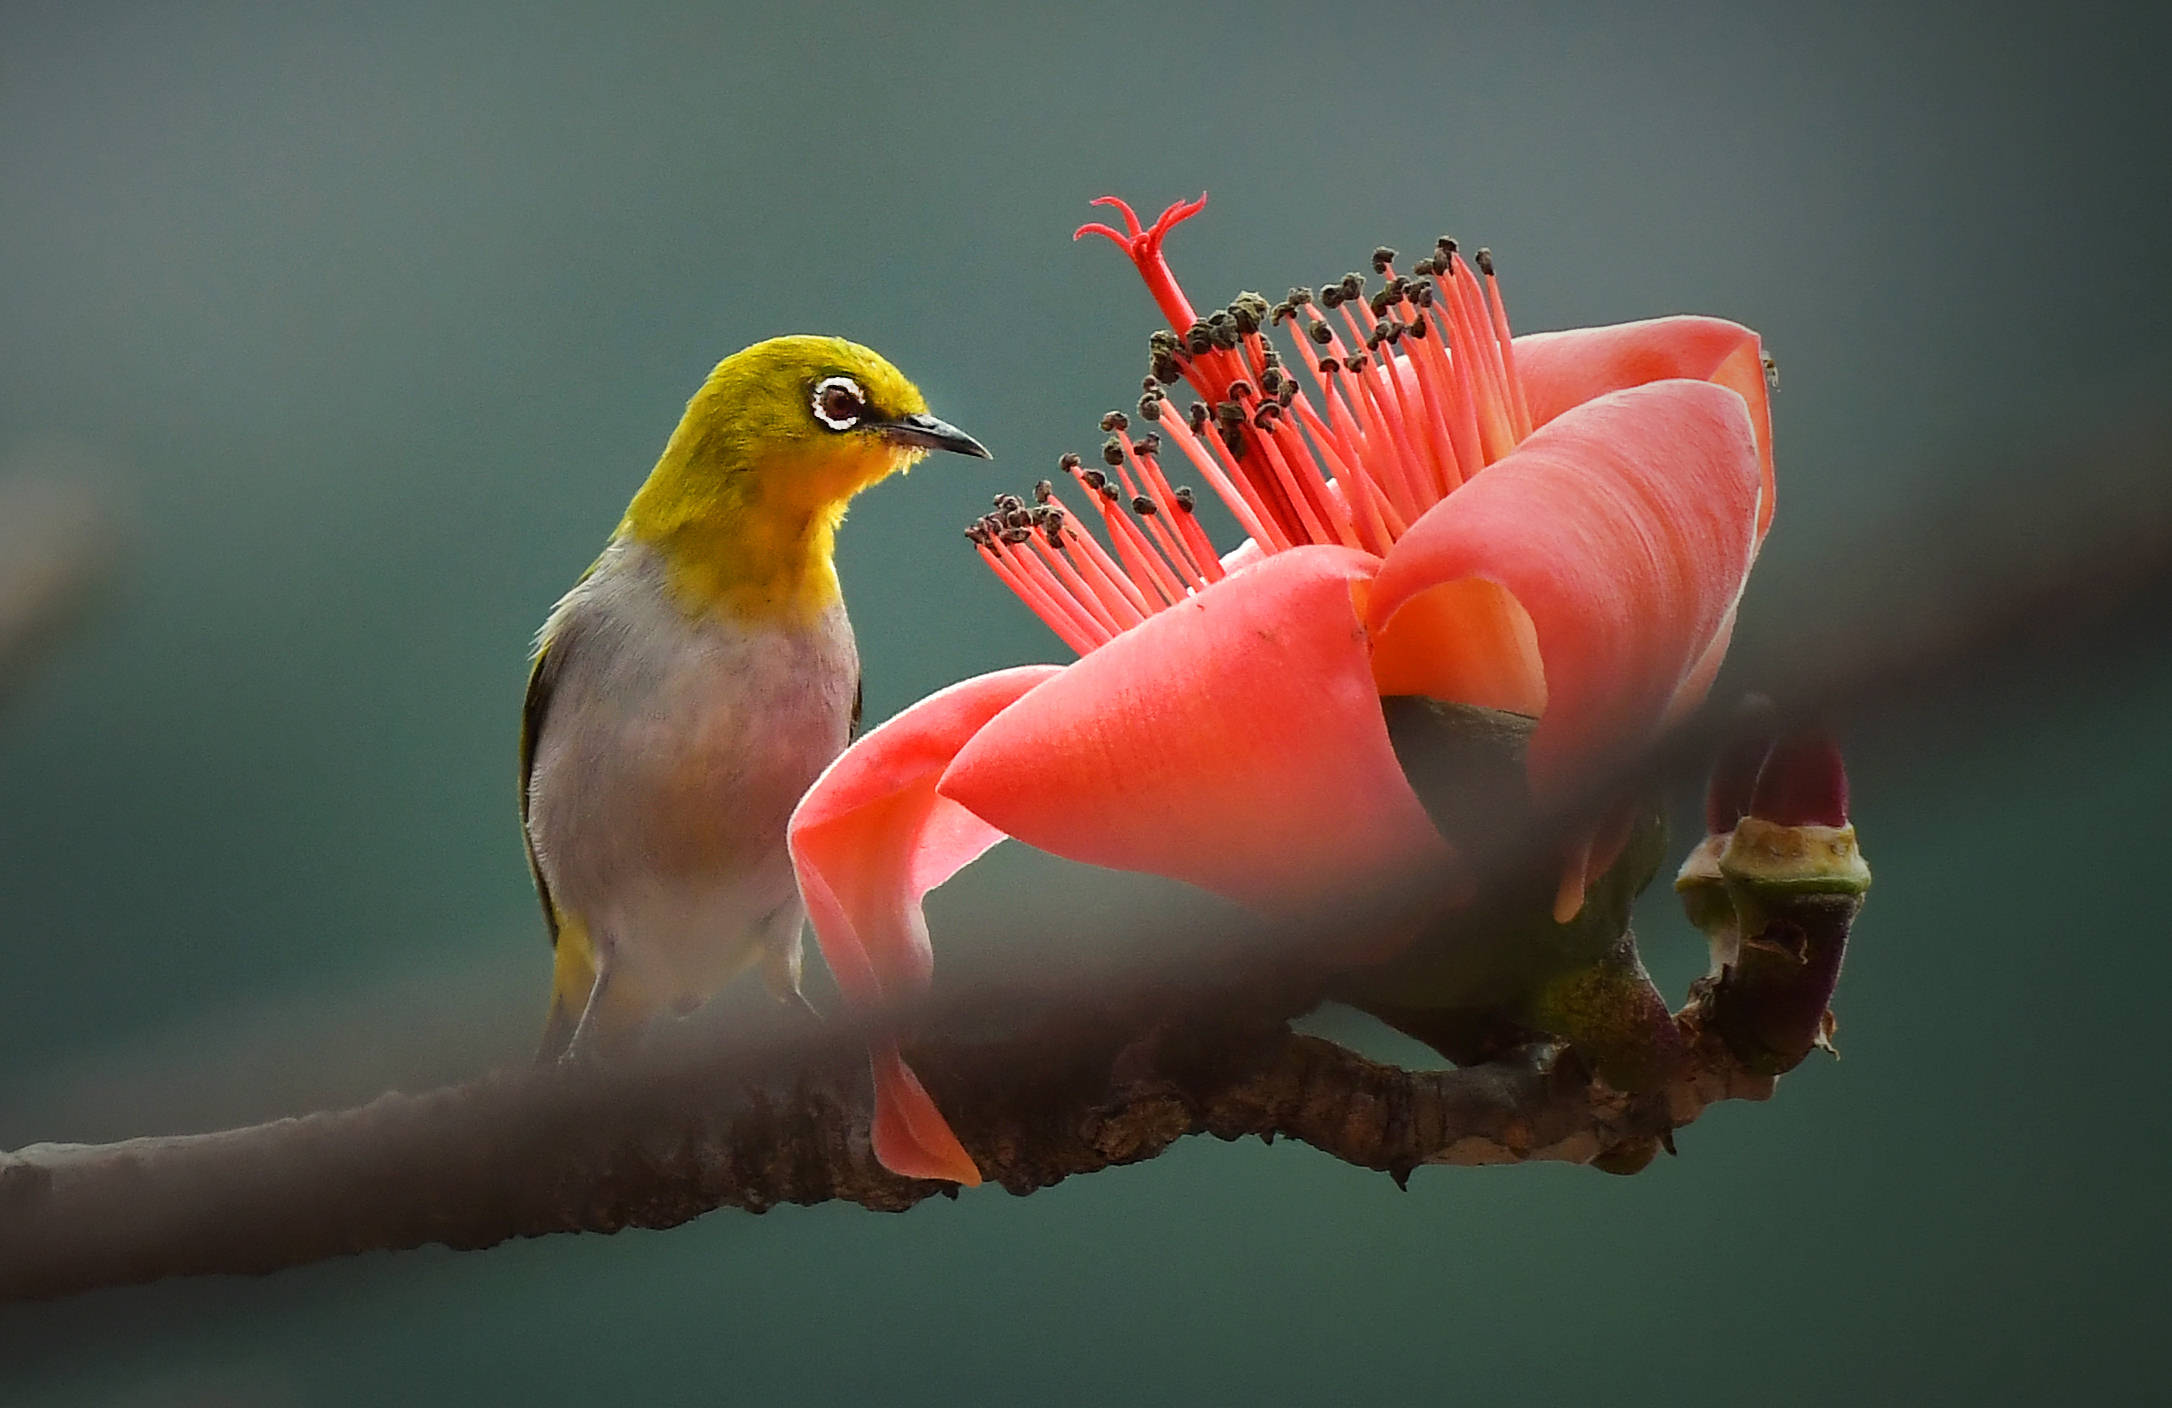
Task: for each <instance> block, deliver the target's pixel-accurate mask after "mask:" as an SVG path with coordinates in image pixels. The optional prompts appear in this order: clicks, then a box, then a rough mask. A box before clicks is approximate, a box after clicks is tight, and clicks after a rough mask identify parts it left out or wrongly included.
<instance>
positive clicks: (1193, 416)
mask: <svg viewBox="0 0 2172 1408" xmlns="http://www.w3.org/2000/svg"><path fill="white" fill-rule="evenodd" d="M1190 420H1191V423H1192V434H1194V435H1197V434H1198V433H1199V432H1200V431H1202V430H1205V429H1206V428H1207V403H1206V402H1204V401H1194V402H1192V409H1191V412H1190Z"/></svg>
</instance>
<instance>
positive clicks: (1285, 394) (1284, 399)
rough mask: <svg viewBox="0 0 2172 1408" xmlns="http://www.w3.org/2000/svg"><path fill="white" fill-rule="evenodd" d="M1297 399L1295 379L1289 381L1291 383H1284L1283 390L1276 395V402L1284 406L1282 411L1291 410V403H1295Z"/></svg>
mask: <svg viewBox="0 0 2172 1408" xmlns="http://www.w3.org/2000/svg"><path fill="white" fill-rule="evenodd" d="M1296 399H1297V382H1296V379H1295V378H1292V379H1291V380H1289V381H1285V382H1283V383H1282V390H1281V391H1279V392H1278V393H1276V395H1275V400H1276V401H1278V402H1280V403H1281V405H1282V409H1283V410H1285V411H1286V410H1288V409H1289V408H1290V402H1292V401H1295V400H1296Z"/></svg>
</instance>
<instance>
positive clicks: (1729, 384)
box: [1516, 315, 1773, 539]
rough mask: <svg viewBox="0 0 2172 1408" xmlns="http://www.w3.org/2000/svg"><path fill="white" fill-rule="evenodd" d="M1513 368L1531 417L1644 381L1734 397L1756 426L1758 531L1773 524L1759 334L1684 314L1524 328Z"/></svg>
mask: <svg viewBox="0 0 2172 1408" xmlns="http://www.w3.org/2000/svg"><path fill="white" fill-rule="evenodd" d="M1516 370H1517V373H1518V374H1519V375H1520V376H1521V377H1522V378H1523V388H1524V393H1525V395H1526V396H1527V397H1528V398H1529V400H1530V402H1531V420H1532V423H1533V424H1535V425H1544V424H1546V422H1548V421H1550V420H1552V419H1554V418H1555V417H1556V416H1558V415H1561V414H1562V413H1563V412H1565V411H1568V410H1569V409H1571V408H1572V407H1575V406H1580V405H1582V404H1583V403H1584V402H1586V401H1590V400H1594V399H1596V398H1598V397H1600V396H1604V395H1605V394H1606V393H1607V392H1609V391H1620V390H1623V389H1625V388H1627V387H1631V386H1643V385H1645V384H1646V383H1647V382H1654V381H1667V380H1671V379H1673V378H1676V377H1687V378H1689V379H1690V380H1692V381H1709V382H1714V383H1717V384H1718V385H1720V386H1724V387H1726V388H1727V389H1728V390H1730V391H1732V392H1734V393H1736V394H1737V395H1739V396H1740V397H1741V398H1742V399H1743V400H1744V401H1745V402H1747V403H1748V404H1749V407H1750V420H1751V422H1752V423H1753V424H1754V425H1755V426H1756V427H1757V453H1758V463H1759V466H1760V467H1761V469H1762V470H1763V478H1764V503H1763V504H1762V506H1761V507H1760V508H1759V509H1758V514H1757V536H1758V537H1759V539H1763V537H1764V535H1765V530H1766V529H1767V528H1770V527H1771V526H1772V496H1773V484H1772V403H1771V400H1770V396H1769V391H1768V388H1767V386H1766V384H1765V361H1764V349H1763V344H1762V343H1760V342H1759V340H1758V337H1757V334H1756V333H1754V332H1752V331H1750V330H1749V329H1748V328H1746V327H1743V326H1742V325H1741V324H1739V323H1730V322H1728V321H1727V320H1725V319H1724V318H1704V317H1695V316H1690V315H1683V316H1680V317H1673V318H1651V319H1647V320H1646V321H1644V322H1640V323H1617V324H1615V325H1613V326H1611V327H1603V328H1570V329H1568V330H1567V331H1565V332H1539V333H1526V334H1525V335H1524V336H1522V337H1519V338H1517V339H1516Z"/></svg>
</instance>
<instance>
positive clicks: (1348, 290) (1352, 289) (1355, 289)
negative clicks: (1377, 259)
mask: <svg viewBox="0 0 2172 1408" xmlns="http://www.w3.org/2000/svg"><path fill="white" fill-rule="evenodd" d="M1342 296H1343V297H1344V298H1363V297H1364V296H1365V276H1364V275H1363V274H1360V273H1358V272H1357V271H1356V270H1355V269H1353V270H1351V271H1350V272H1349V273H1347V274H1344V275H1343V276H1342Z"/></svg>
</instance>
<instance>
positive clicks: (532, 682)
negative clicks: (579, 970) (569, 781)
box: [520, 640, 563, 948]
mask: <svg viewBox="0 0 2172 1408" xmlns="http://www.w3.org/2000/svg"><path fill="white" fill-rule="evenodd" d="M562 653H563V649H562V648H561V647H554V646H553V644H552V643H551V642H550V641H549V640H545V641H544V642H543V644H542V645H541V646H540V647H538V649H537V650H536V653H535V664H534V665H533V666H531V667H530V668H529V670H528V697H527V700H526V701H525V702H524V703H523V704H522V705H521V709H520V839H521V842H522V844H523V845H525V846H526V847H527V850H528V873H529V875H531V876H533V877H534V878H535V892H536V897H537V898H538V899H540V900H542V901H543V923H544V925H545V926H546V928H547V929H548V931H549V934H550V941H551V947H552V948H556V947H558V907H557V906H556V905H554V904H552V903H551V887H550V883H549V882H548V881H546V880H545V879H544V878H543V867H542V865H541V863H539V862H538V861H537V860H536V855H535V834H534V833H533V832H531V831H530V830H529V829H528V783H529V780H530V779H531V778H532V777H533V776H534V774H535V750H536V743H537V741H538V740H539V739H541V738H542V736H543V718H544V715H545V714H546V713H548V712H549V710H550V704H551V687H552V685H554V684H555V683H556V682H557V678H558V661H559V657H560V655H561V654H562Z"/></svg>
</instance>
